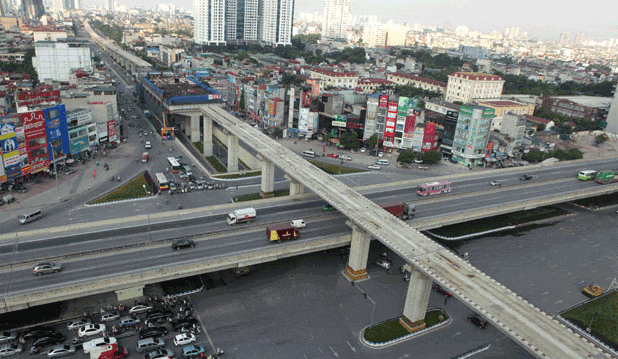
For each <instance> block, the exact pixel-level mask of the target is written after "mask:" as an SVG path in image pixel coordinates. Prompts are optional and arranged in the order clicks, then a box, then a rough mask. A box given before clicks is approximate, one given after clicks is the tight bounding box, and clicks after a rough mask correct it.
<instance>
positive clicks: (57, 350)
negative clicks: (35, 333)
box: [47, 344, 75, 358]
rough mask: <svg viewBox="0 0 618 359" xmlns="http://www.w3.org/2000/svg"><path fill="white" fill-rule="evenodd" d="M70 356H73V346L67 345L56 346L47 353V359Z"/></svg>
mask: <svg viewBox="0 0 618 359" xmlns="http://www.w3.org/2000/svg"><path fill="white" fill-rule="evenodd" d="M71 354H75V346H74V345H68V344H63V345H56V346H55V347H53V348H51V349H49V350H48V351H47V357H48V358H55V357H63V356H67V355H71Z"/></svg>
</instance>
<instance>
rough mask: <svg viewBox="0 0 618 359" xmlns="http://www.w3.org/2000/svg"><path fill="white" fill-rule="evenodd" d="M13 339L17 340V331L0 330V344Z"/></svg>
mask: <svg viewBox="0 0 618 359" xmlns="http://www.w3.org/2000/svg"><path fill="white" fill-rule="evenodd" d="M13 340H17V333H15V332H9V331H4V332H0V344H4V343H8V342H12V341H13Z"/></svg>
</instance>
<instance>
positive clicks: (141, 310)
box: [129, 304, 152, 314]
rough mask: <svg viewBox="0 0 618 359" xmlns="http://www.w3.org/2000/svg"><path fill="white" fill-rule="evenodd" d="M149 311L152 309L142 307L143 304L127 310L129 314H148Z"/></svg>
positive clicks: (145, 306)
mask: <svg viewBox="0 0 618 359" xmlns="http://www.w3.org/2000/svg"><path fill="white" fill-rule="evenodd" d="M150 310H152V307H149V306H147V305H143V304H139V305H136V306H134V307H131V309H129V314H133V313H144V312H148V311H150Z"/></svg>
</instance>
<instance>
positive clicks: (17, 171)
mask: <svg viewBox="0 0 618 359" xmlns="http://www.w3.org/2000/svg"><path fill="white" fill-rule="evenodd" d="M0 148H2V160H3V162H4V172H5V173H4V175H5V176H6V179H7V180H11V179H14V178H17V177H20V176H21V167H20V165H19V149H18V144H17V135H16V134H15V125H13V124H10V123H6V124H3V125H2V126H0Z"/></svg>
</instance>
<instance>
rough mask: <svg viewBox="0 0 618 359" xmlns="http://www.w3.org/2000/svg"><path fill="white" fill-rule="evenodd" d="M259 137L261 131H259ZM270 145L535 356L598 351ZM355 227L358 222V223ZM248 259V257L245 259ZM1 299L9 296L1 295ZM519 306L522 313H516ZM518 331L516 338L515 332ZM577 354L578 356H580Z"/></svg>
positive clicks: (342, 240) (262, 257) (164, 272)
mask: <svg viewBox="0 0 618 359" xmlns="http://www.w3.org/2000/svg"><path fill="white" fill-rule="evenodd" d="M217 116H218V115H217ZM219 120H220V119H219ZM233 120H235V119H233ZM224 126H225V125H224ZM228 126H238V127H237V128H241V127H242V126H243V124H242V123H238V124H228ZM233 129H234V128H232V129H231V130H230V129H228V131H230V132H231V133H234V132H233ZM247 131H249V133H251V131H253V129H251V128H247ZM234 134H235V135H237V133H234ZM260 136H262V135H261V134H260ZM256 137H258V139H256V141H258V140H259V141H264V142H265V143H266V144H267V145H268V146H273V145H272V143H269V141H270V140H269V139H268V138H265V139H261V138H259V136H256ZM243 138H244V137H243ZM273 150H274V154H269V156H270V157H266V155H265V154H264V151H263V149H262V148H259V149H258V151H260V152H261V153H262V155H264V157H265V158H266V159H271V160H275V161H276V160H277V156H283V157H282V158H288V159H289V161H291V162H293V165H294V166H292V167H291V170H289V171H288V169H287V168H286V167H284V169H286V171H287V172H288V174H290V175H291V176H292V177H293V178H294V179H296V178H297V176H300V175H307V179H308V181H302V182H303V184H304V185H306V186H307V187H308V188H310V189H311V190H312V191H314V192H316V193H318V195H321V193H320V191H323V192H327V193H326V196H325V197H326V199H327V200H328V201H329V202H330V203H332V204H333V205H335V206H336V207H337V208H338V209H339V210H340V211H342V212H343V213H344V214H345V215H346V216H347V217H349V218H352V220H354V218H356V219H357V220H358V221H359V222H361V221H362V222H361V223H362V226H363V227H362V229H364V228H365V226H366V227H368V228H369V229H370V230H368V232H370V233H371V234H370V235H371V236H381V235H382V236H391V234H392V232H400V233H399V234H396V235H395V236H393V238H387V239H388V240H389V241H390V242H389V243H386V244H387V245H389V247H391V248H392V249H393V250H395V251H396V252H397V253H398V254H399V255H401V256H402V257H404V258H406V259H407V260H409V261H410V262H411V263H413V264H414V265H415V266H417V267H418V268H419V269H420V270H419V272H417V273H416V275H417V279H418V282H423V281H424V280H425V279H424V278H423V277H422V276H421V275H427V274H429V275H430V276H432V277H434V278H435V279H436V280H437V281H438V282H440V283H441V284H443V285H446V286H447V287H449V288H450V289H451V290H452V291H453V292H455V293H456V295H457V296H458V297H459V298H460V299H462V301H463V302H465V303H467V304H468V305H469V306H470V307H471V308H474V309H475V310H477V311H480V312H482V313H483V314H484V315H485V316H486V317H487V318H488V319H490V320H491V321H492V322H493V323H494V324H495V325H496V326H497V327H499V328H501V329H502V330H503V331H505V332H506V333H509V335H510V336H512V337H514V339H515V340H516V341H518V342H519V343H520V344H522V346H524V347H526V348H527V349H528V350H530V351H531V352H533V353H535V355H537V356H539V357H541V356H542V355H540V354H539V353H540V352H541V351H542V353H549V354H546V355H548V357H565V358H569V357H589V356H586V355H587V354H589V353H592V354H599V353H600V351H599V350H597V349H593V347H592V346H591V345H590V344H587V343H585V342H584V341H583V340H581V339H579V341H576V342H575V345H576V348H575V349H573V348H568V346H569V344H570V342H569V341H568V340H570V339H569V338H571V337H577V336H576V335H575V334H573V333H570V332H569V331H567V329H566V328H565V327H563V326H562V325H560V324H559V323H557V322H555V321H554V320H553V319H552V318H551V317H549V316H547V315H546V314H544V313H540V312H538V311H536V310H534V309H532V306H531V305H530V304H529V303H527V302H525V301H524V300H523V299H521V298H519V297H518V296H517V295H515V294H514V293H512V292H510V291H508V289H506V288H503V287H502V286H500V285H499V284H498V283H495V282H493V281H492V280H491V279H490V278H488V277H487V276H485V275H484V274H482V273H480V272H479V271H477V270H475V269H474V268H473V267H472V266H470V265H469V264H467V263H466V262H463V261H461V260H460V259H459V257H457V256H456V255H454V254H452V253H451V252H450V251H448V250H446V249H444V248H442V247H440V246H439V245H437V244H435V243H433V242H432V241H430V240H428V239H427V238H425V237H423V236H422V234H420V233H418V232H416V231H414V230H411V229H410V227H408V226H407V225H406V224H405V223H403V222H401V221H399V220H397V219H394V218H393V217H392V216H390V215H387V214H386V212H385V211H383V210H382V209H381V208H380V207H378V206H377V205H375V204H373V203H372V202H369V201H367V200H366V199H364V197H362V196H360V195H359V194H358V193H357V192H356V191H352V190H350V191H351V192H346V191H345V188H343V187H345V186H343V185H342V184H341V183H339V182H338V181H337V180H334V179H332V177H330V176H328V175H326V174H324V173H322V172H321V171H319V172H318V173H313V171H312V169H313V167H312V166H309V165H308V164H306V161H302V160H301V159H300V158H298V157H297V156H296V155H293V154H290V153H289V151H288V152H287V153H286V151H287V150H285V149H283V151H281V150H280V149H273ZM277 164H278V165H279V164H280V163H279V162H277ZM283 165H286V163H285V162H284V163H283ZM304 167H309V168H304ZM329 180H333V181H334V182H335V183H331V182H329ZM313 181H317V182H321V183H320V185H314V184H313V183H312V182H313ZM331 184H332V185H333V188H335V189H336V190H337V191H344V192H337V193H336V194H334V195H333V194H330V193H328V191H329V187H330V186H331ZM342 186H343V187H342ZM611 187H613V186H597V187H591V188H590V189H589V190H588V191H590V192H589V193H587V194H581V193H580V194H579V195H580V196H581V197H585V196H587V195H590V193H596V192H595V191H608V190H611ZM599 193H600V192H599ZM346 195H349V196H351V197H353V198H354V200H356V199H358V198H359V197H360V198H362V199H363V201H358V202H355V203H353V204H351V205H350V204H348V203H347V199H345V196H346ZM321 196H322V195H321ZM555 200H556V201H557V202H563V201H564V198H563V199H562V200H560V199H559V196H557V198H556V199H555ZM554 203H556V202H554ZM524 205H525V204H524ZM376 207H377V208H376ZM345 211H347V212H348V213H346V212H345ZM483 211H484V210H480V211H479V212H478V215H480V216H482V213H483ZM485 211H486V209H485ZM349 213H352V214H353V216H349V215H348V214H349ZM368 213H369V214H373V215H367V214H368ZM485 215H487V213H485ZM462 218H463V217H462ZM382 220H387V221H388V222H387V223H388V225H387V226H384V225H383V222H382ZM443 220H447V219H446V218H444V219H443ZM462 221H463V219H462ZM449 222H450V223H452V222H453V221H452V218H451V219H449ZM417 223H420V222H417V221H414V222H412V224H414V225H416V224H417ZM358 226H359V227H361V226H360V225H358ZM350 237H351V236H349V235H340V236H336V237H331V238H322V239H320V240H322V241H323V242H321V243H319V244H318V243H317V242H316V243H311V242H307V243H309V245H308V246H307V244H306V243H301V242H298V243H293V244H292V243H290V245H289V246H285V248H286V249H285V250H284V246H280V247H272V248H268V250H267V252H268V253H263V254H259V255H258V254H257V253H253V256H251V255H250V254H249V257H244V258H242V257H238V258H234V259H230V258H227V261H226V260H222V259H221V258H218V259H213V260H212V261H210V260H208V261H204V262H208V264H207V265H206V264H205V265H204V267H199V268H197V269H195V268H196V267H195V266H187V265H186V264H184V265H182V266H175V267H173V268H175V269H176V271H177V272H178V273H175V274H171V273H172V272H173V269H172V267H169V268H168V266H162V267H161V268H156V269H154V270H153V271H150V272H149V273H142V272H143V271H140V273H129V274H128V275H127V277H126V278H125V279H123V280H121V281H119V280H118V277H115V278H114V279H113V280H112V279H109V278H108V279H99V280H98V281H97V282H98V284H96V285H95V283H94V281H93V283H92V284H93V287H90V285H88V287H89V288H94V287H96V288H97V289H96V290H97V291H104V290H108V289H105V288H110V286H114V285H115V286H116V288H118V285H119V283H120V286H122V285H132V284H130V283H134V284H135V283H139V282H140V280H141V281H142V283H152V282H155V281H159V280H161V278H164V277H165V278H166V276H168V275H172V276H183V275H188V274H191V273H193V272H190V271H189V267H191V268H192V270H196V272H200V271H201V272H202V273H203V272H206V271H211V270H218V269H225V268H231V267H234V266H236V265H240V264H251V263H252V261H268V260H273V259H276V258H278V257H283V256H287V255H288V254H289V253H295V252H297V253H298V254H300V253H303V251H314V250H319V249H321V248H332V247H338V246H341V245H344V244H346V243H350V241H352V239H351V238H350ZM376 238H378V239H379V237H376ZM417 238H420V241H421V244H420V245H415V243H414V241H415V240H416V239H417ZM316 241H318V240H316ZM408 241H410V244H412V246H410V247H412V248H407V247H408ZM295 246H302V248H301V247H298V248H294V249H290V248H288V247H295ZM311 247H312V248H313V250H311V249H310V248H311ZM304 253H306V252H304ZM289 255H294V254H289ZM248 258H251V259H250V260H249V259H248ZM452 272H454V273H452ZM125 280H126V281H125ZM486 282H487V283H486ZM106 283H107V284H106ZM81 285H82V287H83V286H84V283H81ZM77 287H79V285H77ZM77 287H76V288H72V289H75V290H79V288H77ZM411 288H413V287H411ZM46 289H47V290H46V292H48V293H51V294H53V293H56V294H55V295H57V296H60V295H62V294H63V292H64V293H67V292H68V291H66V289H68V288H65V290H63V289H61V288H57V290H53V289H52V288H46ZM502 292H504V293H502ZM488 293H490V294H488ZM40 294H43V293H40ZM421 294H422V293H421ZM409 296H410V295H409ZM503 296H504V297H503ZM6 299H9V298H6ZM14 299H17V298H14ZM22 300H23V298H22ZM6 304H7V305H8V304H9V303H8V302H7V303H6ZM32 304H34V302H31V305H32ZM483 308H484V309H483ZM487 308H489V309H487ZM520 311H522V312H521V313H520ZM528 312H531V313H528ZM513 317H515V318H513ZM522 321H523V322H524V323H523V324H525V325H523V326H522V323H521V322H522ZM528 327H532V329H533V331H532V332H527V328H528ZM515 328H517V329H518V331H519V332H520V334H517V333H515ZM522 328H523V329H522ZM535 331H537V332H538V331H542V332H544V333H545V334H544V335H542V336H540V339H542V340H543V341H545V340H549V342H550V343H549V344H547V343H546V344H544V345H543V346H541V347H537V346H536V343H535V342H534V341H529V339H528V338H529V337H530V336H532V337H536V336H537V335H536V334H535ZM569 333H570V334H569ZM518 335H519V337H517V336H518ZM548 336H549V337H551V340H550V338H547V337H548ZM533 339H534V338H533ZM540 339H539V340H540ZM563 340H567V341H565V342H563ZM561 343H562V344H561ZM564 343H567V344H564ZM564 345H566V346H567V348H563V349H569V350H568V351H557V352H553V351H551V350H554V349H556V348H558V347H560V346H564ZM535 348H536V349H535ZM537 349H538V350H537ZM581 350H583V351H581ZM553 353H557V354H560V356H559V355H554V354H553ZM562 354H565V355H566V356H562ZM567 354H571V355H567ZM580 354H581V355H583V356H579V355H580Z"/></svg>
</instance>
